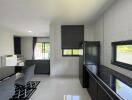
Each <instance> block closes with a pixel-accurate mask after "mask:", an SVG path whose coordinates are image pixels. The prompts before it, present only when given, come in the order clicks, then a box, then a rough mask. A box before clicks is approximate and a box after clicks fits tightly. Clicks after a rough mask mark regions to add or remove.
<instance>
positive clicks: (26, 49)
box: [21, 37, 33, 60]
mask: <svg viewBox="0 0 132 100" xmlns="http://www.w3.org/2000/svg"><path fill="white" fill-rule="evenodd" d="M32 41H33V39H32V37H22V38H21V53H22V55H23V56H24V58H25V59H26V60H31V59H32V55H33V45H32Z"/></svg>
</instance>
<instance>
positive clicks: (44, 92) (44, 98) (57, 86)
mask: <svg viewBox="0 0 132 100" xmlns="http://www.w3.org/2000/svg"><path fill="white" fill-rule="evenodd" d="M33 80H39V81H41V83H40V84H39V86H38V88H37V90H36V91H35V93H34V94H33V95H32V97H31V98H30V100H91V99H90V97H89V94H88V92H87V90H86V89H83V88H82V87H81V85H80V83H79V79H78V78H50V77H47V76H35V78H34V79H33Z"/></svg>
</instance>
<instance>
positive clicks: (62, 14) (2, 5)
mask: <svg viewBox="0 0 132 100" xmlns="http://www.w3.org/2000/svg"><path fill="white" fill-rule="evenodd" d="M109 1H111V0H0V26H2V27H6V28H8V29H11V30H13V31H14V34H15V35H19V36H41V37H48V36H49V26H50V23H51V22H52V21H55V20H58V21H60V22H61V23H62V24H73V23H84V22H89V21H90V20H94V19H93V18H94V16H95V15H97V13H98V12H99V11H100V10H101V9H103V7H104V6H105V5H106V4H107V3H108V2H109ZM112 1H113V0H112ZM29 30H31V31H32V33H28V31H29Z"/></svg>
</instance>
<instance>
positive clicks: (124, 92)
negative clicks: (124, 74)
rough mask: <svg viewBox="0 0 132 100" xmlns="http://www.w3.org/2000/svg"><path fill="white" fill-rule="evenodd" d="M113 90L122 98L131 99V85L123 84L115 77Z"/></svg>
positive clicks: (124, 99)
mask: <svg viewBox="0 0 132 100" xmlns="http://www.w3.org/2000/svg"><path fill="white" fill-rule="evenodd" d="M115 92H116V93H117V94H118V95H119V96H121V98H123V100H131V99H132V87H130V86H129V85H127V84H125V83H124V82H122V81H121V80H119V79H117V78H116V79H115Z"/></svg>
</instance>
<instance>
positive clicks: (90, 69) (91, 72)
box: [84, 65, 123, 100]
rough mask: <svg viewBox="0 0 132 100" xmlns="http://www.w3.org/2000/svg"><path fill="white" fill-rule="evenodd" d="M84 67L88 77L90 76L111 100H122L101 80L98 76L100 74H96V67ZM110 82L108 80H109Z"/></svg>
mask: <svg viewBox="0 0 132 100" xmlns="http://www.w3.org/2000/svg"><path fill="white" fill-rule="evenodd" d="M84 67H85V68H86V70H87V72H88V73H89V75H90V76H92V77H93V78H94V79H95V80H96V82H97V83H98V84H99V85H100V86H101V87H102V88H103V89H104V90H105V91H106V93H108V94H109V95H110V96H111V98H113V100H123V99H122V98H121V97H120V96H119V95H118V94H117V93H116V92H115V91H114V90H113V88H112V87H111V86H110V85H109V84H107V83H106V82H105V81H106V80H103V78H102V77H101V76H100V74H99V73H102V72H97V71H96V70H97V68H96V66H94V65H89V66H88V65H84ZM98 71H101V70H99V68H98ZM109 80H110V79H109Z"/></svg>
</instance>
